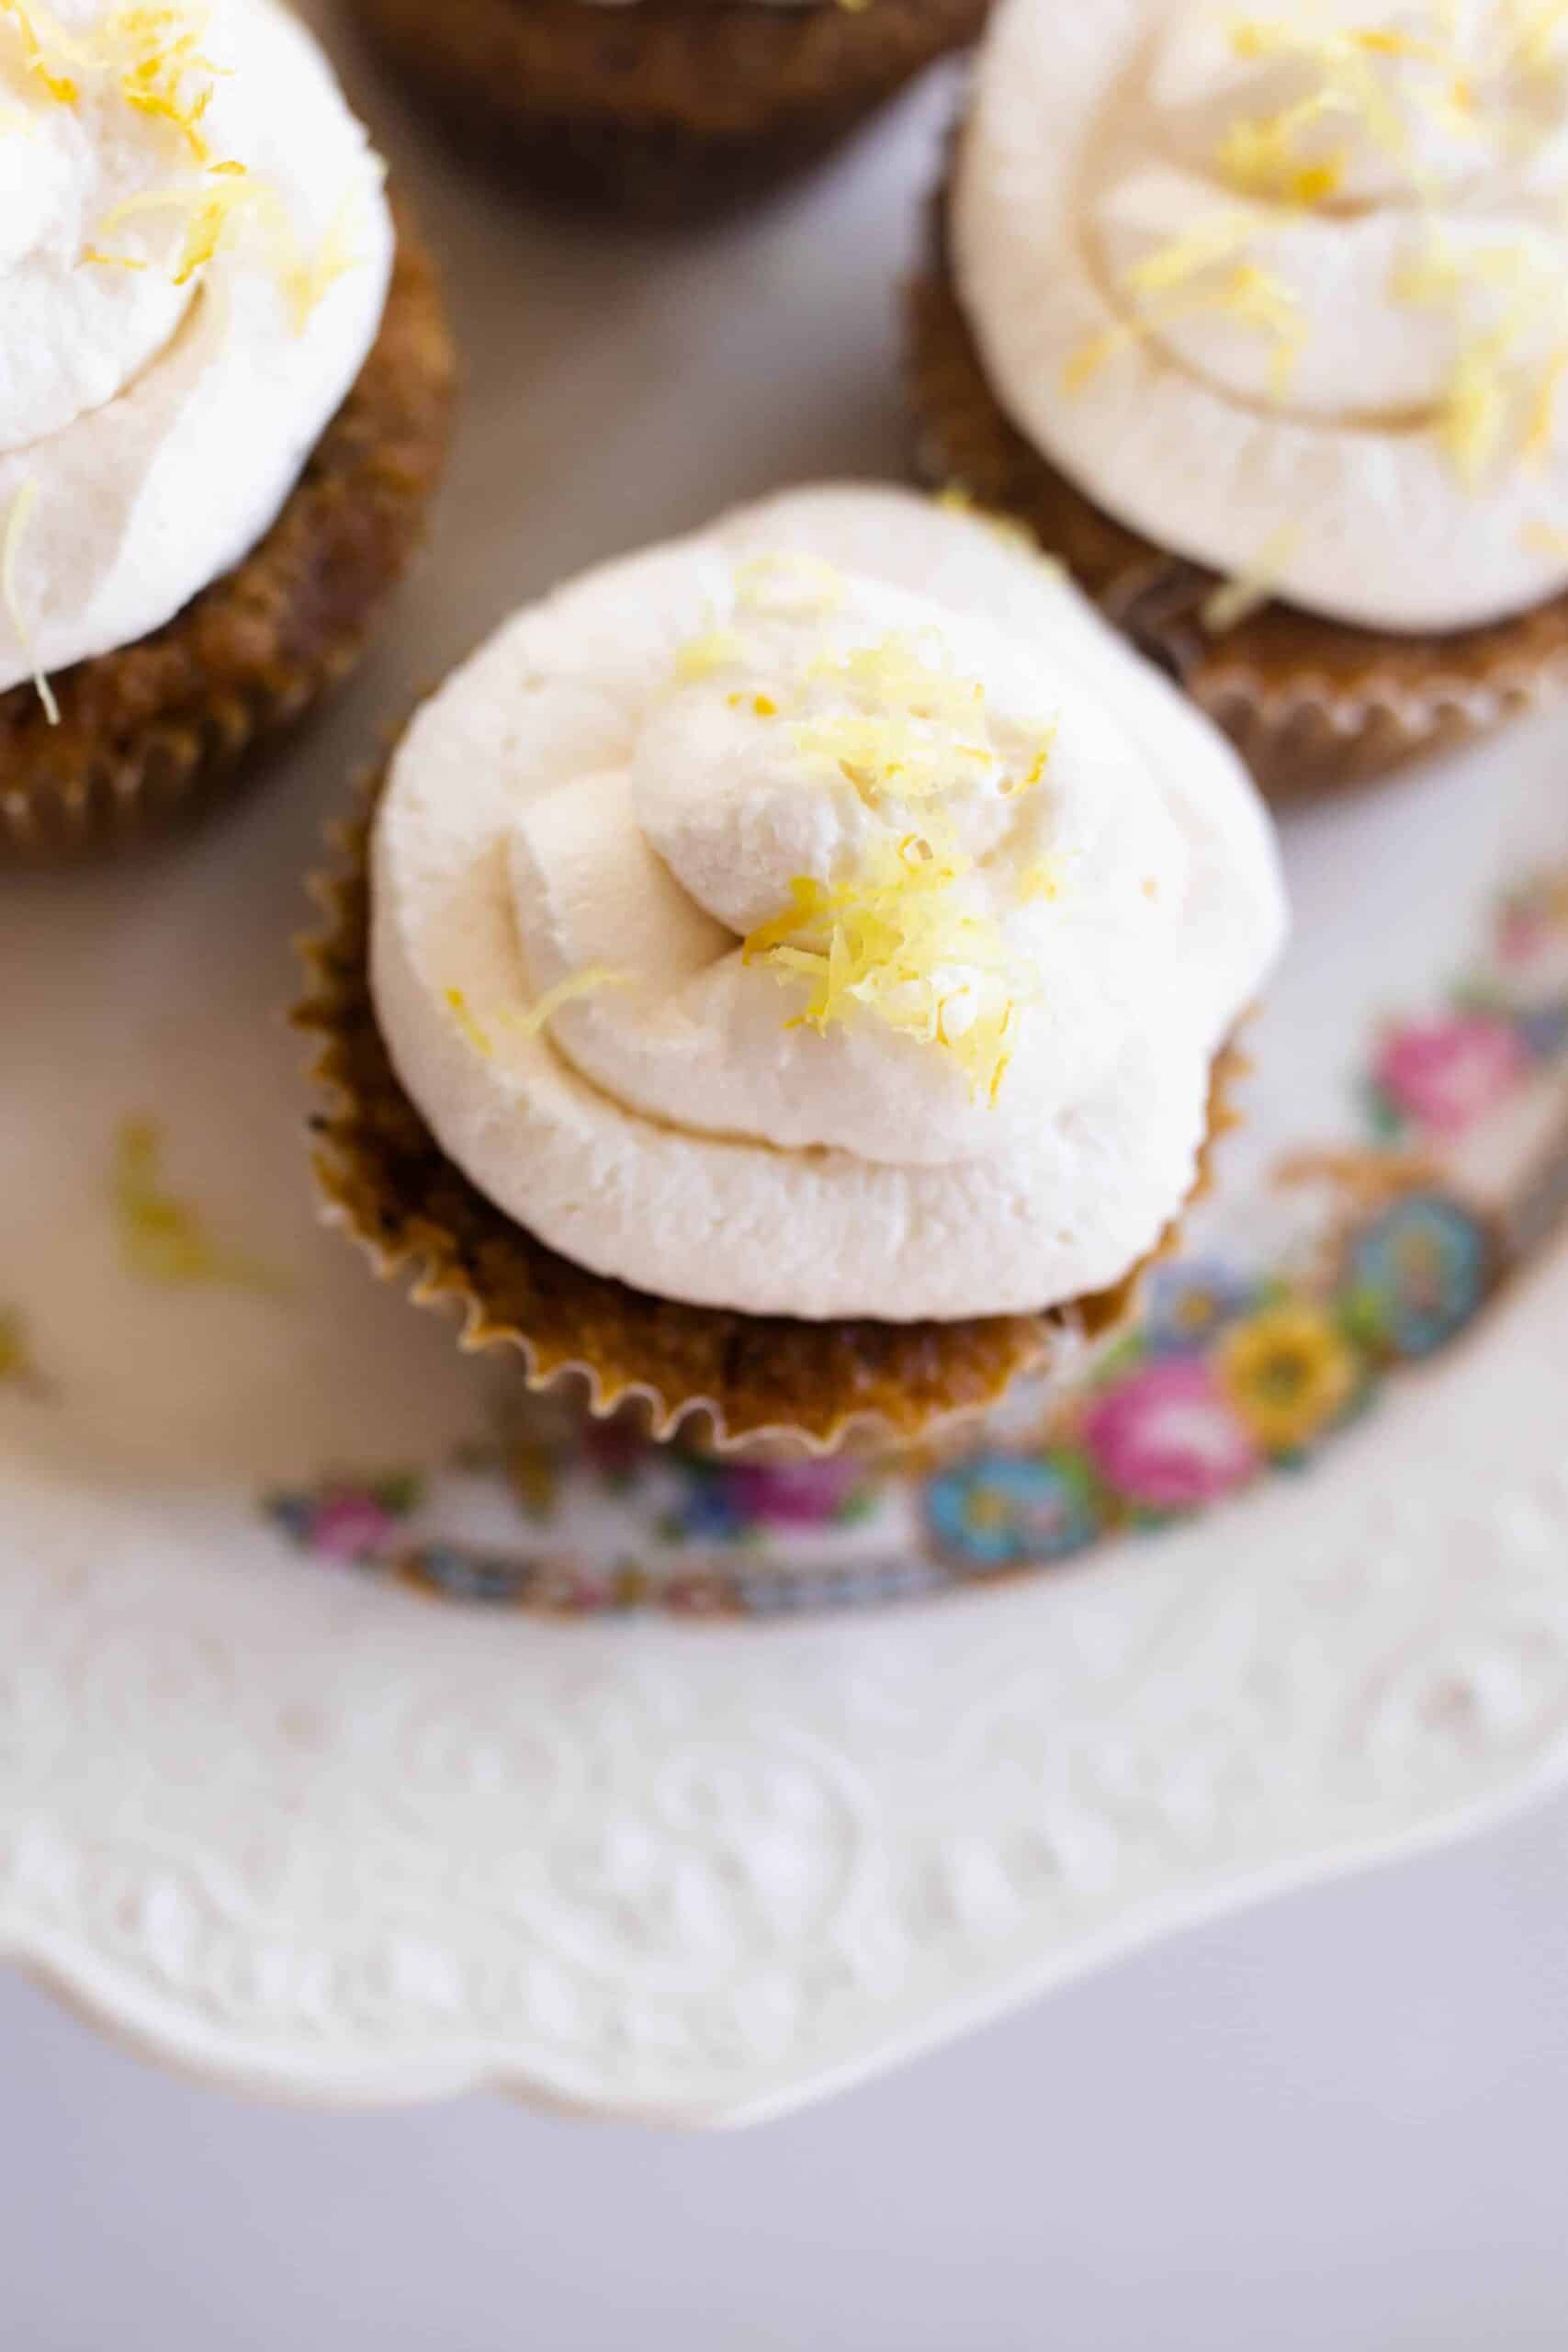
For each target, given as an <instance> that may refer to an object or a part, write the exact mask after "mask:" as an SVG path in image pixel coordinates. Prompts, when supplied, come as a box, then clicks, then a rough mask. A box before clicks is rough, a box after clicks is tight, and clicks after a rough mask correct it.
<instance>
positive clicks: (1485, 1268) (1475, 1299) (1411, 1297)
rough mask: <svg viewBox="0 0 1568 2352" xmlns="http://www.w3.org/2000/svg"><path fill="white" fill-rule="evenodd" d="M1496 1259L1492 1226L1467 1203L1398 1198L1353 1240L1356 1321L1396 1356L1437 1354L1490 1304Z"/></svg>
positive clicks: (1436, 1197)
mask: <svg viewBox="0 0 1568 2352" xmlns="http://www.w3.org/2000/svg"><path fill="white" fill-rule="evenodd" d="M1494 1257H1495V1252H1494V1249H1493V1243H1492V1238H1491V1236H1490V1235H1489V1234H1488V1232H1487V1229H1486V1227H1485V1226H1484V1225H1483V1223H1482V1222H1481V1220H1480V1219H1479V1218H1478V1217H1476V1216H1473V1215H1472V1212H1471V1211H1470V1210H1468V1209H1466V1208H1464V1207H1462V1206H1461V1204H1460V1203H1459V1202H1457V1201H1451V1200H1446V1199H1444V1198H1443V1197H1442V1196H1441V1194H1438V1193H1410V1194H1407V1195H1406V1197H1405V1198H1404V1199H1403V1200H1398V1201H1393V1202H1392V1203H1391V1204H1389V1205H1388V1207H1386V1208H1383V1209H1380V1210H1379V1211H1378V1213H1377V1215H1376V1216H1373V1217H1371V1219H1369V1221H1368V1222H1367V1224H1365V1225H1364V1226H1362V1227H1361V1228H1360V1230H1359V1232H1358V1233H1356V1234H1355V1235H1354V1236H1353V1237H1352V1238H1351V1241H1350V1245H1349V1250H1348V1271H1349V1299H1348V1305H1349V1306H1350V1309H1351V1312H1352V1315H1353V1317H1354V1319H1355V1322H1356V1324H1357V1326H1358V1328H1359V1329H1360V1330H1361V1331H1362V1332H1363V1333H1364V1334H1365V1335H1366V1336H1367V1337H1368V1338H1370V1339H1371V1340H1373V1341H1375V1342H1376V1343H1377V1344H1378V1345H1380V1346H1382V1348H1383V1349H1385V1350H1386V1351H1388V1352H1389V1353H1390V1354H1392V1355H1395V1356H1406V1357H1412V1356H1429V1355H1433V1354H1435V1353H1436V1351H1438V1349H1439V1348H1442V1347H1446V1346H1447V1345H1448V1342H1449V1341H1450V1340H1452V1339H1453V1338H1455V1337H1456V1335H1457V1334H1458V1333H1459V1332H1461V1331H1462V1330H1463V1329H1464V1327H1465V1325H1466V1324H1467V1323H1468V1322H1470V1321H1471V1319H1472V1317H1473V1316H1474V1315H1476V1314H1477V1313H1478V1312H1479V1310H1480V1309H1481V1308H1482V1307H1483V1306H1484V1305H1485V1303H1486V1299H1487V1296H1488V1294H1489V1293H1490V1291H1491V1288H1492V1283H1493V1277H1494Z"/></svg>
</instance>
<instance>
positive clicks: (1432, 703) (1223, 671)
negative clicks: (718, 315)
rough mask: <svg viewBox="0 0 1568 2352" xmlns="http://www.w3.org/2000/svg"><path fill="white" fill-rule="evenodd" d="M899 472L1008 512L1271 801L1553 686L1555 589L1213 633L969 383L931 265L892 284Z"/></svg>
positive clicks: (1506, 709)
mask: <svg viewBox="0 0 1568 2352" xmlns="http://www.w3.org/2000/svg"><path fill="white" fill-rule="evenodd" d="M908 377H909V388H910V397H911V401H912V405H913V412H914V418H915V449H914V463H915V470H916V472H917V473H918V475H919V477H920V479H921V480H922V481H925V482H927V483H929V484H931V485H933V486H937V487H942V486H948V485H958V486H961V487H962V488H963V490H964V492H966V493H967V494H968V495H969V496H970V497H972V498H974V499H975V500H976V502H977V503H979V504H981V505H983V506H986V507H990V508H994V509H995V510H996V511H997V512H998V514H1002V515H1008V516H1010V517H1011V518H1012V519H1014V520H1016V521H1018V522H1021V523H1022V524H1024V525H1025V526H1027V527H1028V529H1029V530H1030V532H1031V533H1032V535H1033V537H1035V538H1036V539H1037V540H1038V541H1039V543H1040V545H1041V547H1042V548H1043V549H1044V550H1045V551H1046V552H1047V553H1049V554H1052V555H1055V556H1056V557H1058V558H1059V559H1060V560H1061V561H1062V562H1063V563H1064V564H1065V565H1066V568H1067V570H1068V571H1070V572H1071V573H1072V575H1073V577H1074V578H1075V579H1076V580H1077V582H1078V584H1079V585H1080V586H1081V587H1082V588H1083V589H1084V590H1085V591H1086V592H1087V594H1089V595H1090V596H1091V597H1093V599H1094V601H1095V603H1096V604H1097V605H1099V606H1100V609H1101V611H1102V612H1103V613H1104V614H1105V616H1106V617H1107V618H1108V619H1109V620H1111V621H1112V622H1114V623H1115V625H1116V626H1117V627H1118V628H1121V629H1122V630H1123V631H1124V633H1125V634H1126V635H1127V636H1128V637H1129V638H1130V639H1132V641H1133V642H1134V644H1135V645H1136V646H1137V647H1138V649H1139V650H1140V651H1141V652H1143V653H1145V655H1147V656H1148V658H1149V659H1150V660H1152V661H1154V662H1157V663H1158V664H1159V665H1160V667H1161V668H1162V669H1164V670H1166V671H1168V673H1169V674H1170V675H1171V676H1172V677H1174V678H1175V679H1176V680H1177V681H1178V683H1179V684H1181V685H1182V686H1183V687H1185V689H1186V691H1187V692H1188V693H1189V694H1190V695H1191V696H1192V698H1193V700H1194V701H1195V702H1196V703H1198V704H1199V705H1200V706H1201V707H1202V708H1203V709H1204V710H1205V711H1207V713H1208V714H1209V716H1210V717H1211V718H1213V720H1214V721H1215V723H1216V724H1217V725H1218V726H1220V727H1222V728H1223V729H1224V731H1225V733H1226V734H1227V735H1229V736H1230V738H1231V740H1232V741H1233V742H1235V745H1236V747H1237V749H1238V750H1239V751H1240V752H1241V754H1242V756H1243V758H1244V759H1245V760H1246V761H1247V765H1248V766H1249V767H1250V769H1251V771H1252V774H1253V775H1254V776H1255V778H1256V779H1257V781H1258V786H1259V787H1260V789H1261V790H1262V791H1263V792H1265V793H1266V794H1267V795H1268V796H1269V797H1270V798H1271V799H1276V800H1278V799H1284V798H1288V797H1292V796H1294V795H1297V794H1305V793H1323V792H1328V791H1332V790H1335V789H1338V788H1343V787H1346V786H1355V785H1360V784H1367V783H1371V782H1372V781H1374V780H1375V779H1376V778H1378V777H1380V776H1384V775H1389V774H1391V773H1392V772H1393V770H1395V769H1396V768H1399V767H1402V766H1403V765H1404V764H1405V763H1406V762H1408V761H1410V760H1414V759H1416V758H1426V757H1429V756H1431V755H1432V754H1434V753H1436V752H1443V751H1447V750H1450V749H1452V748H1454V747H1455V746H1457V745H1459V744H1461V743H1462V742H1464V741H1467V740H1468V739H1470V738H1471V737H1472V736H1474V735H1477V734H1480V733H1483V732H1485V731H1486V730H1488V729H1492V728H1494V727H1496V726H1499V725H1501V724H1502V722H1503V721H1504V720H1506V719H1507V718H1512V717H1515V716H1517V715H1518V714H1519V713H1522V712H1524V711H1526V710H1529V709H1533V708H1537V707H1540V706H1541V705H1543V704H1545V703H1547V702H1549V701H1551V699H1553V698H1554V697H1555V696H1557V695H1560V694H1561V693H1562V691H1563V688H1564V685H1565V684H1568V597H1556V598H1553V599H1552V600H1551V602H1550V603H1547V604H1544V605H1537V606H1535V607H1533V608H1532V609H1531V610H1530V611H1529V612H1526V613H1521V614H1519V615H1517V616H1515V617H1514V618H1513V619H1510V620H1506V621H1503V622H1499V623H1497V624H1495V625H1494V626H1492V627H1490V628H1476V629H1465V630H1461V631H1458V632H1456V633H1454V634H1451V635H1448V636H1443V637H1432V638H1416V637H1398V636H1393V635H1391V634H1387V633H1384V632H1382V631H1378V630H1372V629H1360V628H1351V627H1349V626H1348V625H1346V624H1343V623H1339V622H1336V621H1331V620H1326V619H1324V618H1322V617H1321V616H1317V615H1315V614H1311V613H1305V612H1302V611H1300V610H1299V609H1297V608H1296V607H1295V606H1293V605H1286V604H1283V603H1280V602H1279V601H1278V600H1275V601H1271V602H1269V604H1267V605H1263V606H1262V607H1261V608H1260V609H1259V610H1258V611H1257V612H1255V613H1253V614H1252V615H1250V616H1248V617H1247V618H1246V619H1244V620H1242V621H1240V622H1239V623H1238V624H1237V626H1236V627H1235V628H1233V629H1231V630H1229V631H1227V632H1224V633H1221V634H1214V633H1213V632H1211V631H1210V629H1209V628H1207V627H1206V626H1205V623H1204V620H1203V608H1204V606H1205V605H1206V604H1207V602H1208V600H1209V598H1210V597H1211V596H1212V595H1213V592H1214V591H1215V589H1216V588H1217V587H1219V586H1220V584H1221V582H1220V581H1219V578H1218V576H1217V575H1216V574H1215V573H1214V572H1213V571H1207V570H1205V569H1204V568H1203V567H1202V566H1201V565H1199V564H1195V563H1190V562H1188V561H1187V560H1185V559H1184V558H1182V557H1179V556H1175V555H1171V554H1168V552H1166V551H1165V550H1163V549H1161V548H1158V547H1156V546H1155V545H1154V544H1153V543H1152V542H1151V541H1149V540H1147V539H1144V538H1141V537H1139V536H1138V534H1137V533H1136V532H1134V531H1130V530H1128V529H1126V528H1125V527H1124V526H1122V524H1120V523H1118V522H1116V521H1114V520H1113V519H1112V517H1111V516H1110V515H1107V514H1105V513H1104V512H1103V511H1102V509H1100V507H1098V506H1096V505H1095V504H1094V503H1092V502H1091V501H1090V500H1089V499H1088V498H1086V497H1085V496H1084V495H1083V493H1082V492H1080V491H1078V490H1077V489H1076V488H1075V487H1074V486H1073V484H1072V483H1070V482H1069V481H1066V478H1065V477H1064V476H1063V475H1062V474H1060V473H1058V472H1057V471H1056V469H1055V467H1053V466H1052V465H1051V464H1050V463H1049V462H1048V461H1047V460H1046V459H1045V458H1043V457H1042V456H1041V455H1040V453H1039V451H1038V450H1036V449H1035V448H1033V447H1032V446H1031V444H1030V443H1029V442H1028V441H1027V440H1026V439H1025V438H1024V436H1023V435H1022V434H1021V433H1020V431H1019V430H1018V428H1017V426H1016V425H1015V424H1013V423H1012V421H1011V419H1010V417H1009V416H1008V415H1007V414H1006V413H1005V412H1004V410H1003V409H1002V407H1001V405H1000V403H999V402H998V400H997V398H996V395H995V393H994V392H993V391H992V390H991V387H990V384H989V382H988V380H987V377H986V373H985V369H984V366H983V363H982V361H981V357H980V354H979V351H978V348H977V346H976V341H975V337H974V335H973V334H972V332H971V330H970V326H969V322H968V320H967V319H966V317H965V316H964V311H963V308H962V306H961V304H960V302H959V300H958V297H957V293H956V290H955V288H954V287H953V278H952V275H951V272H950V269H949V267H948V262H947V254H946V245H945V236H944V234H943V232H942V223H941V220H940V218H939V220H938V226H937V232H936V236H935V251H934V255H933V258H932V260H931V264H930V266H928V268H927V269H926V270H925V272H924V273H923V274H922V275H921V276H920V277H919V278H918V279H917V280H916V282H915V283H914V285H913V286H912V287H911V288H910V289H909V297H908Z"/></svg>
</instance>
